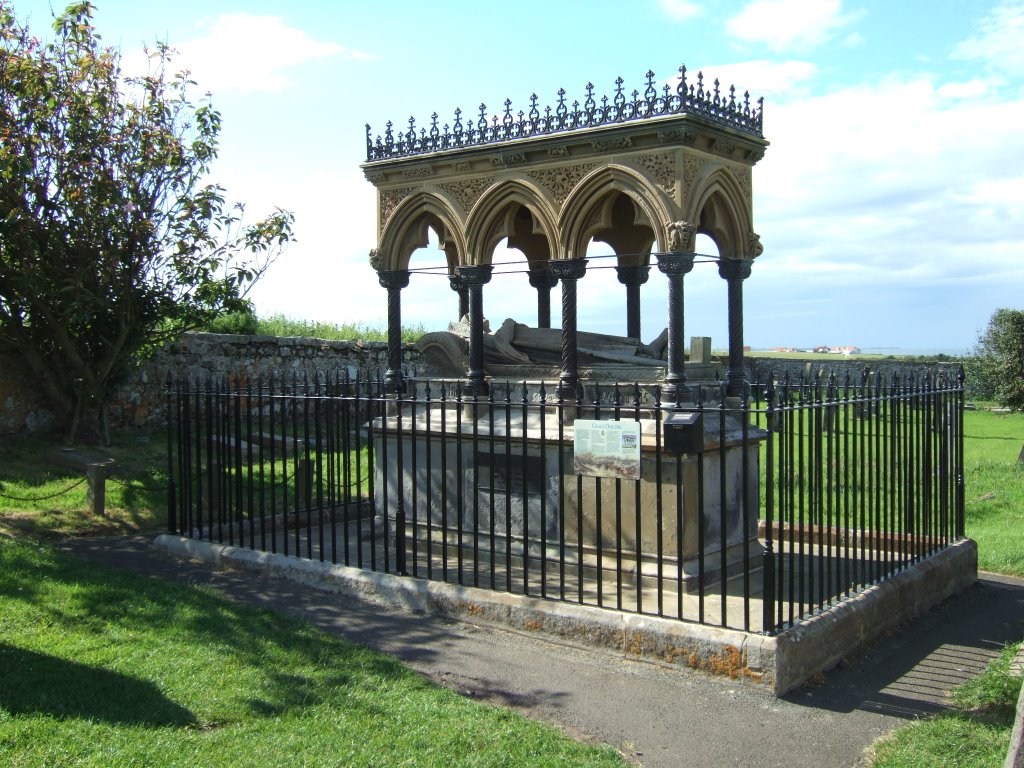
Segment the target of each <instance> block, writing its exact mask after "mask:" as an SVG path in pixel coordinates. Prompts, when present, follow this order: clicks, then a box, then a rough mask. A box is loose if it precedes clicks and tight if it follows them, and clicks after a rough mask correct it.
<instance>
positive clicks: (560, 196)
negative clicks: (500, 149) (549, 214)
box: [527, 163, 594, 205]
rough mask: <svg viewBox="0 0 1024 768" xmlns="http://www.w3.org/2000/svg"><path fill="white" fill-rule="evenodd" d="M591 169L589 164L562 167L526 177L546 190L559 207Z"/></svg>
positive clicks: (544, 170)
mask: <svg viewBox="0 0 1024 768" xmlns="http://www.w3.org/2000/svg"><path fill="white" fill-rule="evenodd" d="M593 167H594V166H593V164H591V163H579V164H577V165H562V166H559V167H558V168H541V169H537V170H535V171H530V172H529V173H528V174H527V176H529V177H530V178H532V179H534V180H535V181H537V182H539V183H540V184H541V185H542V186H544V187H545V188H546V189H548V190H549V191H550V192H551V196H552V197H553V198H554V199H555V202H556V203H557V204H558V205H561V204H562V203H564V202H565V200H566V198H567V197H569V194H570V193H571V192H572V191H573V189H574V188H575V187H576V185H577V184H579V182H580V179H582V178H583V177H584V176H585V175H586V174H587V173H588V172H590V170H591V169H592V168H593Z"/></svg>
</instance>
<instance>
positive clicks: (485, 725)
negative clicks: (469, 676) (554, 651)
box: [0, 539, 624, 768]
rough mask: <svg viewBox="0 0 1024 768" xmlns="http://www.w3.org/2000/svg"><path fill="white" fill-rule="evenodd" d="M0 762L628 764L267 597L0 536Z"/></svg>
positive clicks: (609, 751) (607, 750)
mask: <svg viewBox="0 0 1024 768" xmlns="http://www.w3.org/2000/svg"><path fill="white" fill-rule="evenodd" d="M0 615H2V616H3V622H2V623H0V765H4V766H11V768H15V767H22V766H55V765H62V766H104V767H106V766H129V765H139V766H142V765H144V766H189V767H191V766H198V765H201V766H211V767H212V766H242V765H267V766H312V765H315V766H402V765H415V766H424V767H429V766H439V767H441V766H444V767H446V768H447V766H506V765H516V766H563V765H573V766H621V765H624V762H623V761H622V760H621V759H620V757H619V756H618V755H617V754H616V753H615V752H614V751H613V750H612V749H610V748H608V747H593V746H587V745H582V744H579V743H577V742H575V741H573V740H571V739H569V738H567V737H566V736H564V735H563V734H561V733H560V732H559V731H557V730H556V729H554V728H552V727H549V726H546V725H543V724H540V723H537V722H533V721H531V720H528V719H526V718H524V717H522V716H520V715H518V714H516V713H513V712H510V711H507V710H503V709H500V708H496V707H491V706H486V705H482V704H479V703H476V702H472V701H469V700H467V699H464V698H462V697H460V696H458V695H456V694H455V693H453V692H451V691H448V690H446V689H443V688H440V687H438V686H435V685H433V684H431V683H429V682H428V681H426V680H425V679H423V678H422V677H420V676H418V675H416V674H415V673H413V672H411V671H409V670H407V669H406V668H404V667H403V666H402V665H401V664H399V663H398V662H397V661H395V660H393V659H390V658H388V657H386V656H384V655H381V654H378V653H375V652H373V651H370V650H368V649H366V648H361V647H357V646H354V645H351V644H349V643H347V642H345V641H343V640H341V639H339V638H336V637H333V636H330V635H327V634H324V633H322V632H320V631H317V630H316V629H315V628H313V627H311V626H309V625H307V624H304V623H300V622H296V621H291V620H287V619H284V618H281V617H279V616H276V615H274V614H272V613H271V612H269V611H264V610H256V609H252V608H248V607H244V606H239V605H235V604H233V603H229V602H227V601H225V600H224V599H221V598H219V597H217V596H215V595H214V594H212V593H210V592H208V591H204V590H200V589H196V588H190V587H184V586H179V585H173V584H167V583H165V582H161V581H158V580H153V579H145V578H140V577H136V576H133V575H130V574H127V573H124V572H120V571H114V570H110V569H107V568H103V567H100V566H97V565H94V564H91V563H88V562H86V561H83V560H79V559H77V558H72V557H68V556H64V555H61V554H59V553H56V552H54V551H53V550H51V549H50V548H48V547H46V546H44V545H40V544H37V543H32V542H30V541H24V540H23V541H17V540H12V539H0Z"/></svg>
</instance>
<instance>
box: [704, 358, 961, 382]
mask: <svg viewBox="0 0 1024 768" xmlns="http://www.w3.org/2000/svg"><path fill="white" fill-rule="evenodd" d="M744 364H745V365H746V368H747V376H748V377H749V380H750V381H751V383H754V384H763V383H764V382H766V381H768V376H769V375H770V374H774V376H775V380H776V381H782V380H783V379H785V378H786V377H787V376H788V377H789V380H790V381H791V382H793V383H797V382H799V381H800V380H801V377H806V379H807V381H811V380H813V379H814V378H815V377H817V376H818V375H823V376H825V377H826V379H825V380H826V381H827V377H828V376H829V375H830V374H833V373H834V374H835V376H836V382H837V383H838V384H843V383H844V382H845V381H846V377H847V376H849V377H850V381H851V383H854V384H859V383H860V381H861V378H862V376H863V375H864V369H865V368H867V369H868V371H869V372H870V373H869V375H870V381H871V382H872V383H874V381H875V376H876V375H877V374H881V376H882V381H883V382H884V383H885V384H888V383H889V382H891V381H892V377H893V374H896V375H897V376H900V377H902V376H906V375H911V374H912V375H914V376H923V375H934V374H951V375H953V376H955V375H956V372H957V368H958V366H959V365H960V363H959V361H955V360H953V361H949V362H946V361H939V360H935V361H932V360H927V361H915V360H901V359H899V358H893V359H892V360H888V359H881V360H857V359H852V360H851V359H849V358H844V357H834V356H831V355H822V357H821V359H820V360H818V359H815V360H806V359H803V360H801V359H787V358H767V357H747V358H745V359H744ZM726 367H728V362H727V361H726V362H724V363H723V370H724V369H725V368H726Z"/></svg>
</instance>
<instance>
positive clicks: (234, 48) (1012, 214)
mask: <svg viewBox="0 0 1024 768" xmlns="http://www.w3.org/2000/svg"><path fill="white" fill-rule="evenodd" d="M14 7H15V11H16V13H17V14H18V16H19V17H21V18H22V19H24V18H26V17H29V18H30V21H31V24H32V26H33V29H34V30H35V31H36V32H37V33H39V32H42V31H44V29H45V28H46V27H48V25H49V18H50V4H49V3H47V2H45V1H43V2H40V1H39V0H14ZM95 21H96V26H97V27H98V29H99V31H100V33H101V35H102V36H103V38H104V40H105V41H106V42H107V43H108V44H111V45H115V46H118V47H120V48H121V50H122V52H123V53H124V56H125V65H126V68H131V67H132V66H138V62H139V61H140V58H139V57H140V53H139V52H140V50H141V47H142V44H143V43H145V42H152V41H153V40H155V39H157V38H159V39H164V40H167V41H168V42H169V43H170V44H171V45H172V46H174V47H175V48H177V49H178V51H179V55H178V59H177V60H178V63H179V64H180V65H181V66H183V67H188V68H189V69H190V70H191V71H192V73H193V76H194V78H195V79H196V80H197V81H198V82H199V84H200V91H205V90H209V91H211V92H212V93H213V95H214V104H215V106H216V107H218V108H219V109H220V110H221V112H222V114H223V118H224V131H223V134H222V152H221V156H220V159H219V160H218V163H217V166H216V168H215V174H214V176H215V179H216V180H217V181H219V182H220V183H222V184H223V185H224V186H225V187H227V190H228V194H229V196H231V197H232V198H233V199H236V200H241V201H244V202H245V203H246V204H247V210H248V215H249V216H251V217H252V218H256V217H258V216H259V215H261V214H262V213H263V212H265V211H267V210H269V209H270V208H271V207H272V206H274V205H277V206H281V207H283V208H287V209H290V210H293V211H294V212H295V213H296V235H297V238H298V240H297V242H296V243H295V244H294V245H292V246H291V247H290V248H289V249H288V251H287V252H286V253H285V254H284V255H283V256H282V257H281V258H280V259H279V260H278V262H277V263H276V264H275V265H274V266H273V267H272V268H271V270H270V271H269V272H268V274H267V276H266V277H265V278H264V280H263V281H262V283H261V284H259V285H258V286H257V287H256V288H255V289H254V291H253V294H252V298H253V300H254V301H255V303H256V306H257V309H258V311H259V312H260V313H261V314H270V313H277V312H281V313H284V314H287V315H289V316H292V317H297V318H306V319H310V320H327V321H336V322H342V321H360V322H368V323H371V324H382V323H383V319H384V317H385V314H386V309H385V292H384V290H383V289H382V288H380V287H379V285H378V284H377V281H376V276H375V274H374V273H373V271H372V270H371V269H370V267H369V266H368V264H367V260H366V256H367V252H368V251H369V249H370V248H372V247H374V246H375V245H376V243H375V241H374V238H375V226H374V221H375V199H374V190H373V188H372V186H371V185H370V184H369V183H368V182H366V181H365V180H364V179H363V176H362V172H361V170H360V168H359V164H360V163H361V162H363V161H364V160H365V128H364V125H365V124H366V123H370V124H371V125H372V126H373V128H374V131H375V132H382V131H383V128H384V124H385V123H386V122H387V121H388V120H392V121H394V122H396V123H404V122H405V121H407V120H408V118H409V117H410V116H415V117H416V118H417V123H418V124H423V123H424V122H426V121H428V120H429V116H430V114H431V113H432V112H434V111H436V112H438V113H439V115H440V120H441V122H442V123H443V122H444V121H451V120H452V114H453V112H454V110H455V108H456V107H461V108H462V109H463V110H465V111H470V112H475V111H476V109H477V107H478V105H479V104H480V103H481V102H484V103H486V104H487V105H488V108H489V109H488V111H489V112H491V113H494V112H498V111H499V110H500V108H501V105H502V103H503V102H504V100H505V98H506V97H507V98H510V99H512V101H513V112H515V111H518V110H519V109H524V110H525V109H528V103H529V96H530V94H531V93H534V92H536V93H537V94H538V96H539V97H540V103H541V104H542V105H544V104H552V105H553V104H554V103H555V101H556V98H557V96H556V92H557V91H558V89H559V88H560V87H562V88H565V89H566V91H567V92H568V93H567V96H568V98H569V100H570V101H571V100H572V99H573V98H579V99H580V100H582V98H583V93H584V87H585V85H586V84H587V83H588V82H593V83H594V85H595V92H596V94H599V95H600V94H609V95H611V94H612V93H613V89H614V81H615V78H616V77H618V76H621V77H622V78H623V79H624V80H625V87H626V90H627V92H628V91H629V90H632V89H633V88H638V89H642V87H643V83H644V73H645V72H646V71H647V70H648V69H651V70H653V71H654V72H655V74H656V75H657V77H658V79H659V80H665V81H667V80H668V79H669V78H671V77H672V75H673V74H675V73H676V71H677V70H678V68H679V65H680V64H685V65H686V66H687V68H688V69H689V70H690V71H691V72H695V71H697V70H703V71H704V73H705V76H706V78H708V79H714V78H715V77H718V78H719V79H721V80H722V81H723V83H735V85H736V86H737V89H738V90H739V91H741V92H742V91H743V90H749V91H750V92H751V94H752V96H754V97H757V96H763V97H764V99H765V117H764V132H765V137H766V138H767V139H768V140H769V141H770V142H771V145H770V146H769V148H768V150H767V153H766V154H765V157H764V159H763V160H762V161H761V162H760V163H758V165H757V166H756V167H755V169H754V224H755V229H756V231H757V232H759V233H760V235H761V240H762V243H763V244H764V254H763V255H762V256H761V258H759V259H758V260H757V263H756V264H755V265H754V270H753V274H752V275H751V277H750V278H749V279H748V280H747V281H746V283H745V287H744V290H745V298H746V304H745V322H746V341H747V343H748V344H750V345H752V346H754V347H755V348H757V347H769V346H776V345H793V346H810V345H817V344H830V345H842V344H856V345H858V346H861V347H872V348H877V347H898V348H904V349H944V350H966V349H969V348H970V347H971V346H972V345H973V343H974V341H975V340H976V338H977V335H978V331H979V330H980V329H982V328H983V327H984V325H985V324H986V322H987V320H988V318H989V316H990V315H991V313H992V312H993V310H994V309H996V308H997V307H1003V306H1009V307H1017V308H1021V307H1024V300H1022V299H1021V296H1022V289H1024V142H1022V140H1021V138H1020V136H1021V131H1022V128H1021V126H1024V52H1022V51H1024V45H1022V44H1021V42H1020V41H1021V40H1022V39H1024V3H1022V2H993V1H992V0H987V1H981V0H919V1H915V0H902V1H900V2H892V1H891V0H889V1H886V2H880V1H878V0H868V1H865V2H851V0H817V1H815V0H802V1H798V0H752V1H751V2H724V1H719V0H692V1H689V0H632V1H631V2H628V3H626V2H604V1H602V0H595V1H593V2H572V1H568V0H548V1H547V2H537V1H535V0H519V1H518V2H516V3H501V4H497V3H494V4H487V3H481V2H435V3H424V2H408V1H406V0H389V1H388V2H349V1H348V0H334V2H327V1H325V2H317V1H314V0H296V1H295V2H292V3H280V2H273V3H271V2H264V1H263V0H205V1H204V2H197V1H195V0H177V2H174V3H139V2H138V1H137V0H98V2H97V12H96V17H95ZM704 246H705V249H706V248H707V244H706V243H705V244H704ZM497 258H499V256H496V259H497ZM500 258H507V256H501V257H500ZM414 259H415V260H414V266H416V265H420V266H422V265H426V264H435V263H438V258H437V255H436V251H434V252H424V253H423V254H418V255H417V256H416V257H414ZM523 277H524V276H522V275H513V276H508V277H505V278H500V277H495V279H494V281H493V282H492V283H491V285H490V286H488V288H487V290H486V291H485V295H484V307H485V311H486V314H487V315H488V317H489V318H490V319H491V322H492V325H494V326H495V327H497V325H500V323H501V321H502V320H503V319H504V318H505V317H510V316H511V317H516V318H517V319H519V320H522V321H526V322H529V323H531V324H532V323H533V322H534V318H535V315H534V310H533V305H534V300H533V298H532V295H533V294H532V289H529V287H528V286H526V285H525V279H520V280H515V278H523ZM660 277H661V276H660V275H659V274H657V273H656V272H655V273H654V274H652V275H651V279H650V281H649V282H648V284H647V285H646V286H644V289H643V297H642V301H643V307H644V311H643V335H644V337H645V339H648V340H649V338H653V337H654V336H656V335H657V334H658V333H659V332H660V330H661V328H662V327H664V325H665V323H666V321H665V318H664V296H665V287H664V284H663V280H659V278H660ZM580 297H581V302H582V304H583V306H582V307H581V314H580V328H581V329H583V330H594V331H602V332H623V331H624V326H625V321H624V314H625V313H624V309H623V305H624V298H623V295H622V287H621V286H619V285H618V283H617V282H616V281H615V279H614V275H613V274H608V273H607V272H604V273H597V272H594V273H591V274H588V276H587V277H586V278H584V280H583V281H582V282H581V284H580ZM554 303H555V306H557V299H556V300H555V302H554ZM686 307H687V309H686V334H687V335H708V336H712V338H713V339H714V345H715V347H716V348H720V347H724V346H725V341H726V310H725V286H724V282H723V281H722V280H721V279H720V278H718V277H717V274H716V273H715V271H714V269H713V268H705V269H704V270H702V271H700V270H695V272H694V273H692V274H691V275H690V276H688V277H687V283H686ZM455 311H456V304H455V295H454V294H453V293H452V292H451V291H450V290H449V289H448V287H447V285H446V284H445V283H443V282H441V281H439V280H437V279H436V278H435V279H430V278H421V279H416V278H414V280H413V283H412V285H410V287H409V288H408V289H406V291H405V292H403V315H404V319H405V320H406V321H408V322H410V323H420V322H422V323H424V324H426V325H427V326H428V327H434V328H440V327H444V326H445V324H446V323H447V322H448V321H449V320H451V319H454V317H453V316H454V314H455Z"/></svg>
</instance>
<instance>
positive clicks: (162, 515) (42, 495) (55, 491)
mask: <svg viewBox="0 0 1024 768" xmlns="http://www.w3.org/2000/svg"><path fill="white" fill-rule="evenodd" d="M111 440H112V443H113V444H112V445H111V446H109V447H106V448H96V449H90V452H91V453H94V454H96V455H101V456H103V457H111V458H113V459H114V460H115V461H116V462H117V466H116V469H114V471H113V472H112V475H111V479H110V480H108V481H107V483H106V504H105V507H106V514H105V516H103V517H95V516H93V515H90V514H89V512H88V509H89V507H88V504H87V502H86V491H87V486H86V484H85V482H84V479H85V476H84V474H83V473H82V472H79V471H76V470H74V469H70V468H68V467H66V466H62V465H61V464H60V463H58V462H56V461H55V460H54V458H53V456H54V453H56V452H59V451H60V440H59V439H58V438H57V437H54V436H33V437H5V438H4V439H3V440H0V532H4V531H6V532H8V533H17V532H20V533H28V534H31V535H35V536H45V535H63V534H90V533H92V534H98V533H116V532H127V531H137V530H156V529H158V528H160V527H162V526H164V525H165V524H166V515H167V442H166V440H167V438H166V435H165V434H163V433H162V432H160V431H157V432H139V431H136V430H122V431H117V432H114V433H112V435H111ZM68 489H70V490H68Z"/></svg>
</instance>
